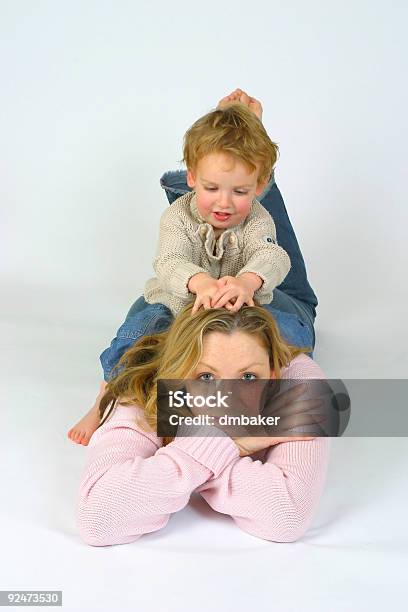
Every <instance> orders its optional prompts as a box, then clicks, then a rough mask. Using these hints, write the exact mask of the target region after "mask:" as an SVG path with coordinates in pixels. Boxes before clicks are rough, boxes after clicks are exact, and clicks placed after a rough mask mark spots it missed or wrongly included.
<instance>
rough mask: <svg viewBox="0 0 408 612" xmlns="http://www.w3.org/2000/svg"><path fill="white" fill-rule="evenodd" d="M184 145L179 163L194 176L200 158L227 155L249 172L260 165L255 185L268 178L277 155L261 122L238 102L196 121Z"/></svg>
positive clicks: (275, 147)
mask: <svg viewBox="0 0 408 612" xmlns="http://www.w3.org/2000/svg"><path fill="white" fill-rule="evenodd" d="M183 142H184V144H183V159H181V160H179V161H180V162H184V163H185V164H186V166H187V168H188V169H190V170H192V171H193V172H194V173H195V171H196V169H197V163H198V162H199V160H200V159H201V158H202V157H205V156H206V155H209V154H210V153H226V154H229V155H230V156H231V157H232V159H233V161H234V160H239V161H241V162H242V163H243V164H244V165H245V166H246V167H247V168H248V170H249V172H254V171H255V170H256V168H257V165H258V164H259V175H258V185H259V184H260V183H263V182H264V181H268V180H269V179H270V176H271V173H272V170H273V168H274V166H275V163H276V160H277V158H278V153H279V147H278V145H277V144H276V143H274V142H272V140H271V139H270V138H269V136H268V134H267V132H266V130H265V128H264V126H263V124H262V122H261V120H260V119H258V117H257V116H256V115H255V114H254V113H253V112H252V111H251V110H249V108H248V107H247V106H245V105H244V104H241V103H236V104H231V106H227V107H225V108H222V109H220V108H217V109H215V110H213V111H211V112H209V113H207V114H206V115H204V116H203V117H200V118H199V119H197V121H196V122H195V123H193V125H192V126H191V127H190V128H189V129H188V130H187V132H186V133H185V135H184V141H183Z"/></svg>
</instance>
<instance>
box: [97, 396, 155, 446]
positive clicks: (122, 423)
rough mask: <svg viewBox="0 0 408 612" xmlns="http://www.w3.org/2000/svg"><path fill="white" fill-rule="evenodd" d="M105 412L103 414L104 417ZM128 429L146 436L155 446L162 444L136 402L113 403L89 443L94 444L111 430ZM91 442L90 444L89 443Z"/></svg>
mask: <svg viewBox="0 0 408 612" xmlns="http://www.w3.org/2000/svg"><path fill="white" fill-rule="evenodd" d="M105 416H106V413H105V415H104V418H105ZM123 429H128V430H133V431H134V432H135V433H137V434H140V435H142V436H144V437H145V438H148V439H149V440H150V441H151V442H153V443H154V444H155V445H156V446H158V447H160V446H162V438H159V437H158V436H157V435H156V432H155V431H153V430H152V429H151V428H150V427H149V425H148V424H147V421H146V419H145V415H144V410H143V408H142V407H141V406H139V405H138V404H131V405H124V404H119V403H117V404H115V406H114V408H113V410H112V411H111V412H110V413H109V414H108V416H107V418H106V420H105V421H104V422H103V424H102V425H100V427H98V428H97V429H96V431H95V433H94V434H93V436H92V438H91V440H90V445H92V444H95V443H96V442H97V441H98V439H99V438H100V437H101V436H103V435H105V434H106V433H108V432H112V431H113V430H122V431H123ZM91 443H92V444H91Z"/></svg>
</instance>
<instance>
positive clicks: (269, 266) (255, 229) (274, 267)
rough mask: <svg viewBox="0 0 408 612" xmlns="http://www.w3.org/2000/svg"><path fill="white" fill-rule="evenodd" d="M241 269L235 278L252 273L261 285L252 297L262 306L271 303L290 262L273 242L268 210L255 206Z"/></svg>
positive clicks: (285, 253) (245, 236)
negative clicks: (245, 273)
mask: <svg viewBox="0 0 408 612" xmlns="http://www.w3.org/2000/svg"><path fill="white" fill-rule="evenodd" d="M243 240H244V247H243V252H242V256H243V262H244V266H243V268H242V269H241V270H240V271H239V272H238V274H237V275H236V276H239V275H240V274H244V272H253V273H255V274H257V275H258V276H260V277H261V278H262V280H263V284H262V285H261V287H260V288H259V289H257V290H256V291H255V293H254V297H255V298H256V299H258V300H259V301H260V302H261V303H265V302H270V301H271V300H272V291H273V290H274V289H275V287H277V286H278V285H280V284H281V282H282V281H283V279H284V278H285V276H286V275H287V274H288V272H289V270H290V266H291V264H290V258H289V255H288V254H287V252H286V251H285V250H284V249H283V248H282V247H280V246H279V245H278V243H277V242H276V228H275V223H274V221H273V219H272V217H271V215H270V214H269V213H268V211H267V210H265V208H264V207H263V206H262V204H259V203H258V202H255V203H254V211H253V214H252V215H251V217H250V218H249V219H248V222H247V224H246V227H245V229H244V235H243Z"/></svg>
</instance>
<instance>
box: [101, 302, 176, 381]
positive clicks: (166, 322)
mask: <svg viewBox="0 0 408 612" xmlns="http://www.w3.org/2000/svg"><path fill="white" fill-rule="evenodd" d="M172 320H173V315H172V314H171V311H170V309H169V308H167V306H164V304H148V303H147V302H146V301H145V299H144V298H143V297H141V298H139V299H138V300H136V302H135V303H134V304H133V305H132V307H131V308H130V310H129V312H128V314H127V316H126V319H125V321H124V323H123V324H122V325H121V326H120V328H119V329H118V331H117V334H116V337H115V338H114V339H113V340H112V342H111V344H110V346H109V347H108V348H106V349H105V350H104V351H103V352H102V354H101V356H100V361H101V364H102V368H103V373H104V379H105V381H109V380H110V378H111V374H112V373H113V374H116V373H117V370H116V371H115V372H112V370H113V368H114V367H115V366H116V365H117V363H118V361H119V359H120V358H121V357H122V355H123V354H124V353H125V352H126V351H127V350H128V349H129V348H130V347H131V346H133V344H134V343H135V342H136V341H137V340H139V338H141V337H142V336H146V335H150V334H157V333H159V332H162V331H164V330H165V329H167V328H168V327H169V326H170V324H171V323H172Z"/></svg>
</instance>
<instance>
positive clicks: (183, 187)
mask: <svg viewBox="0 0 408 612" xmlns="http://www.w3.org/2000/svg"><path fill="white" fill-rule="evenodd" d="M186 179H187V172H186V171H185V170H174V171H173V170H170V171H167V172H165V173H164V174H163V175H162V177H161V178H160V185H161V186H162V187H163V189H164V190H165V192H166V196H167V199H168V201H169V202H170V204H172V203H173V202H174V200H176V199H177V198H179V197H180V196H181V195H184V194H185V193H187V191H191V189H190V187H189V186H188V185H187V180H186ZM258 200H259V202H260V203H261V204H262V205H263V206H264V207H265V208H266V210H267V211H268V212H269V213H270V214H271V216H272V217H273V220H274V222H275V226H276V235H277V241H278V244H279V246H281V247H282V248H284V249H285V251H286V252H287V253H288V255H289V257H290V261H291V269H290V271H289V273H288V275H287V276H286V278H285V279H284V280H283V282H282V283H281V284H280V285H279V287H277V288H276V289H275V291H274V294H273V301H274V302H275V304H274V306H275V308H276V309H279V310H285V311H286V312H293V308H295V311H299V312H300V313H301V317H302V320H303V319H305V318H306V320H307V322H309V321H311V323H312V325H313V322H314V319H315V317H316V306H317V303H318V301H317V297H316V295H315V293H314V291H313V289H312V288H311V286H310V284H309V282H308V280H307V274H306V266H305V262H304V260H303V256H302V253H301V250H300V247H299V244H298V241H297V239H296V235H295V232H294V230H293V227H292V224H291V222H290V219H289V216H288V213H287V210H286V207H285V203H284V201H283V198H282V195H281V192H280V191H279V189H278V186H277V185H276V183H275V177H274V173H273V172H272V176H271V179H270V181H269V183H268V184H267V185H266V187H265V189H264V191H263V192H262V193H261V195H260V196H259V197H258ZM286 296H287V297H288V298H289V297H290V298H293V299H286Z"/></svg>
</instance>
